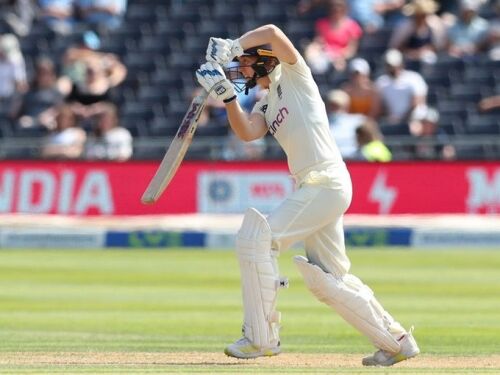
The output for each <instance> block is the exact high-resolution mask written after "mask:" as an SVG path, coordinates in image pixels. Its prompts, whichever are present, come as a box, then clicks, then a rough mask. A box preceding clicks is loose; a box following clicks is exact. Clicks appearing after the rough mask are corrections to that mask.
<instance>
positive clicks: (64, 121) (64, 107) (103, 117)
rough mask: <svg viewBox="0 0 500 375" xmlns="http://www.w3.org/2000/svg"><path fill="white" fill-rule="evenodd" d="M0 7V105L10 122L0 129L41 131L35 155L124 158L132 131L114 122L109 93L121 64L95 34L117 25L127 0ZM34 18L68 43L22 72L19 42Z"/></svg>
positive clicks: (22, 2)
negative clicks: (59, 52)
mask: <svg viewBox="0 0 500 375" xmlns="http://www.w3.org/2000/svg"><path fill="white" fill-rule="evenodd" d="M0 7H1V10H2V11H1V13H0V17H1V29H0V30H2V34H0V109H1V112H2V113H5V114H6V115H7V117H8V118H9V120H10V124H11V125H12V127H13V129H7V126H6V125H5V124H2V126H3V127H4V128H3V129H2V132H3V133H8V132H13V133H14V134H23V131H25V132H26V133H27V134H43V139H42V140H41V147H40V154H39V155H38V156H39V157H41V158H48V159H82V158H83V159H88V160H116V161H123V160H128V159H129V158H130V157H131V156H132V141H133V139H132V135H131V134H130V132H129V131H128V130H127V129H125V128H123V127H121V126H120V124H119V115H118V110H119V109H118V108H117V106H116V105H115V104H114V103H113V101H112V97H111V90H113V88H115V87H116V86H118V85H119V84H120V83H121V82H123V80H124V79H125V77H126V75H127V69H126V67H125V65H124V64H123V62H121V61H120V58H119V57H118V56H116V55H114V54H111V53H103V52H100V51H99V47H100V35H102V34H104V33H106V32H109V30H112V29H114V28H116V27H118V26H119V24H120V22H121V20H122V17H123V15H124V13H125V10H126V1H125V0H106V1H101V0H66V1H65V0H40V1H38V2H35V1H29V0H17V1H6V2H3V3H2V4H1V5H0ZM35 19H37V20H39V21H41V22H43V24H44V25H45V26H46V27H47V29H49V30H50V31H51V32H53V33H54V34H56V36H57V37H59V38H66V37H69V36H71V37H72V40H74V43H72V44H71V45H70V46H69V47H68V48H67V49H66V50H65V51H63V53H62V56H61V59H60V60H59V61H54V60H53V57H52V56H50V57H49V56H38V57H37V58H36V60H35V61H34V63H33V65H34V66H33V72H32V74H31V77H28V74H27V67H26V63H25V60H24V56H23V54H22V51H21V48H20V42H19V40H20V39H22V38H23V37H25V36H26V35H28V34H29V33H30V29H31V26H32V23H33V22H34V21H35ZM37 131H38V132H37Z"/></svg>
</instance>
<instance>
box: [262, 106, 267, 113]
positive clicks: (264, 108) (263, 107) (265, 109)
mask: <svg viewBox="0 0 500 375" xmlns="http://www.w3.org/2000/svg"><path fill="white" fill-rule="evenodd" d="M260 110H261V111H262V112H263V113H264V114H265V113H266V111H267V104H264V105H263V106H262V107H260Z"/></svg>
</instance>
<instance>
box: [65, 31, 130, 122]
mask: <svg viewBox="0 0 500 375" xmlns="http://www.w3.org/2000/svg"><path fill="white" fill-rule="evenodd" d="M98 47H99V39H98V37H97V35H96V34H95V33H93V32H85V33H84V34H83V36H82V40H81V43H79V44H78V45H76V46H74V47H70V48H69V49H68V50H67V51H66V52H65V54H64V56H63V73H64V76H63V77H62V78H61V79H60V80H59V86H60V89H61V90H62V91H63V92H64V93H65V94H66V100H67V101H68V102H70V103H72V104H73V110H74V111H75V112H76V113H77V114H78V115H79V116H81V117H83V118H88V117H91V116H93V115H94V114H95V109H94V107H93V105H94V104H96V103H100V102H107V101H111V100H112V89H113V88H114V87H116V86H118V85H119V84H120V83H121V82H123V80H124V79H125V77H126V75H127V68H126V67H125V65H124V64H123V63H122V62H121V61H120V59H119V57H118V56H116V55H114V54H112V53H103V52H99V51H97V50H96V49H97V48H98Z"/></svg>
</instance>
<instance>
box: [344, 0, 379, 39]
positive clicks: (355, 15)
mask: <svg viewBox="0 0 500 375" xmlns="http://www.w3.org/2000/svg"><path fill="white" fill-rule="evenodd" d="M377 3H378V0H348V4H349V16H350V17H352V19H353V20H355V21H356V22H357V23H359V25H360V26H361V27H362V28H363V31H364V32H366V33H369V34H370V33H374V32H376V31H377V30H379V29H380V28H382V27H383V25H384V17H383V15H382V14H380V13H379V12H377V10H376V6H377Z"/></svg>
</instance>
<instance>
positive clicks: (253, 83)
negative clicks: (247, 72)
mask: <svg viewBox="0 0 500 375" xmlns="http://www.w3.org/2000/svg"><path fill="white" fill-rule="evenodd" d="M255 86H257V73H254V74H253V77H252V78H250V79H249V80H248V81H247V83H246V84H245V95H248V91H249V90H250V89H253V88H254V87H255Z"/></svg>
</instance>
